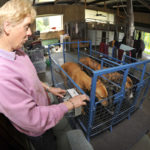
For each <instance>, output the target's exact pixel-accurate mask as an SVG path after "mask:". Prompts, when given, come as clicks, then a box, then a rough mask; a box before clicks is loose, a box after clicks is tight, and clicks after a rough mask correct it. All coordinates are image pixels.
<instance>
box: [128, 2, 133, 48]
mask: <svg viewBox="0 0 150 150" xmlns="http://www.w3.org/2000/svg"><path fill="white" fill-rule="evenodd" d="M127 12H128V16H127V17H128V21H127V35H126V44H127V45H129V46H131V47H133V44H134V37H133V36H134V12H133V4H132V0H127Z"/></svg>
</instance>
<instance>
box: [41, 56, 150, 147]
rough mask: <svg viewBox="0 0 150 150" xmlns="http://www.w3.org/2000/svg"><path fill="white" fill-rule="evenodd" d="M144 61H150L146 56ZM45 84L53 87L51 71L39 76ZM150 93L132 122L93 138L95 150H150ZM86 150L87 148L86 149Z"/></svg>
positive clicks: (127, 121)
mask: <svg viewBox="0 0 150 150" xmlns="http://www.w3.org/2000/svg"><path fill="white" fill-rule="evenodd" d="M142 59H143V60H145V59H149V57H148V56H146V55H144V56H143V58H142ZM39 77H40V79H41V80H42V81H43V82H47V83H48V84H49V85H52V82H51V74H50V71H49V69H48V70H47V71H46V73H42V74H39ZM149 118H150V93H149V94H148V96H147V98H146V100H145V101H144V103H143V105H142V108H141V109H139V110H138V111H137V112H135V113H134V114H133V115H132V117H131V119H130V120H127V119H126V120H124V121H122V122H121V123H119V124H118V125H116V126H115V127H114V128H113V130H112V132H110V131H106V132H104V133H102V134H100V135H98V136H95V137H93V138H91V144H92V146H93V148H94V150H150V136H149V134H147V132H148V131H149V130H150V119H149ZM85 149H86V148H85Z"/></svg>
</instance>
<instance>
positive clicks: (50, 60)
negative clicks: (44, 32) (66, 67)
mask: <svg viewBox="0 0 150 150" xmlns="http://www.w3.org/2000/svg"><path fill="white" fill-rule="evenodd" d="M48 56H49V62H50V72H51V80H52V85H55V79H54V73H53V68H52V59H51V52H50V46H48Z"/></svg>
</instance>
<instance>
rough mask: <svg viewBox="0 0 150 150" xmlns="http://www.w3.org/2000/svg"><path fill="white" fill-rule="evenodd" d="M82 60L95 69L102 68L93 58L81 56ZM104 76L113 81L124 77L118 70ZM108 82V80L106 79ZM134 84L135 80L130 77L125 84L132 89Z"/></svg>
mask: <svg viewBox="0 0 150 150" xmlns="http://www.w3.org/2000/svg"><path fill="white" fill-rule="evenodd" d="M80 62H81V63H82V64H84V65H86V66H88V67H90V68H91V69H93V70H100V69H101V64H100V63H98V62H97V61H95V60H93V59H91V58H90V57H83V58H80ZM106 68H107V67H103V69H106ZM103 76H104V77H106V78H107V79H108V80H111V81H116V82H118V81H120V79H123V75H122V74H120V73H118V72H113V73H109V74H104V75H103ZM105 82H106V81H105ZM132 86H133V82H132V80H131V78H130V77H127V81H126V84H125V88H127V89H130V88H132Z"/></svg>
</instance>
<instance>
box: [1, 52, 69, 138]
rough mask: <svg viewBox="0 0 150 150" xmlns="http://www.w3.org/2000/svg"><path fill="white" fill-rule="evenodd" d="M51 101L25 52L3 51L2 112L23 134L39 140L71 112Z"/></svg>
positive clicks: (62, 105)
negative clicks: (52, 103) (39, 137)
mask: <svg viewBox="0 0 150 150" xmlns="http://www.w3.org/2000/svg"><path fill="white" fill-rule="evenodd" d="M67 111H68V110H67V107H66V106H65V105H64V104H63V103H61V104H58V105H50V106H48V98H47V96H46V93H45V91H44V88H43V87H42V85H41V82H40V80H39V78H38V76H37V73H36V70H35V68H34V66H33V64H32V62H31V61H30V59H29V57H28V56H27V55H26V54H25V53H24V52H23V51H21V50H17V51H16V52H7V51H4V50H0V112H1V113H3V114H4V115H5V116H6V117H7V118H8V119H9V120H10V121H11V122H12V124H13V125H14V126H15V128H17V130H19V131H20V132H23V133H25V134H27V135H29V136H39V135H41V134H43V133H44V132H45V131H46V130H47V129H49V128H52V127H54V126H55V125H56V124H57V123H58V122H59V120H60V119H62V117H63V116H64V114H65V113H66V112H67Z"/></svg>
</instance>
